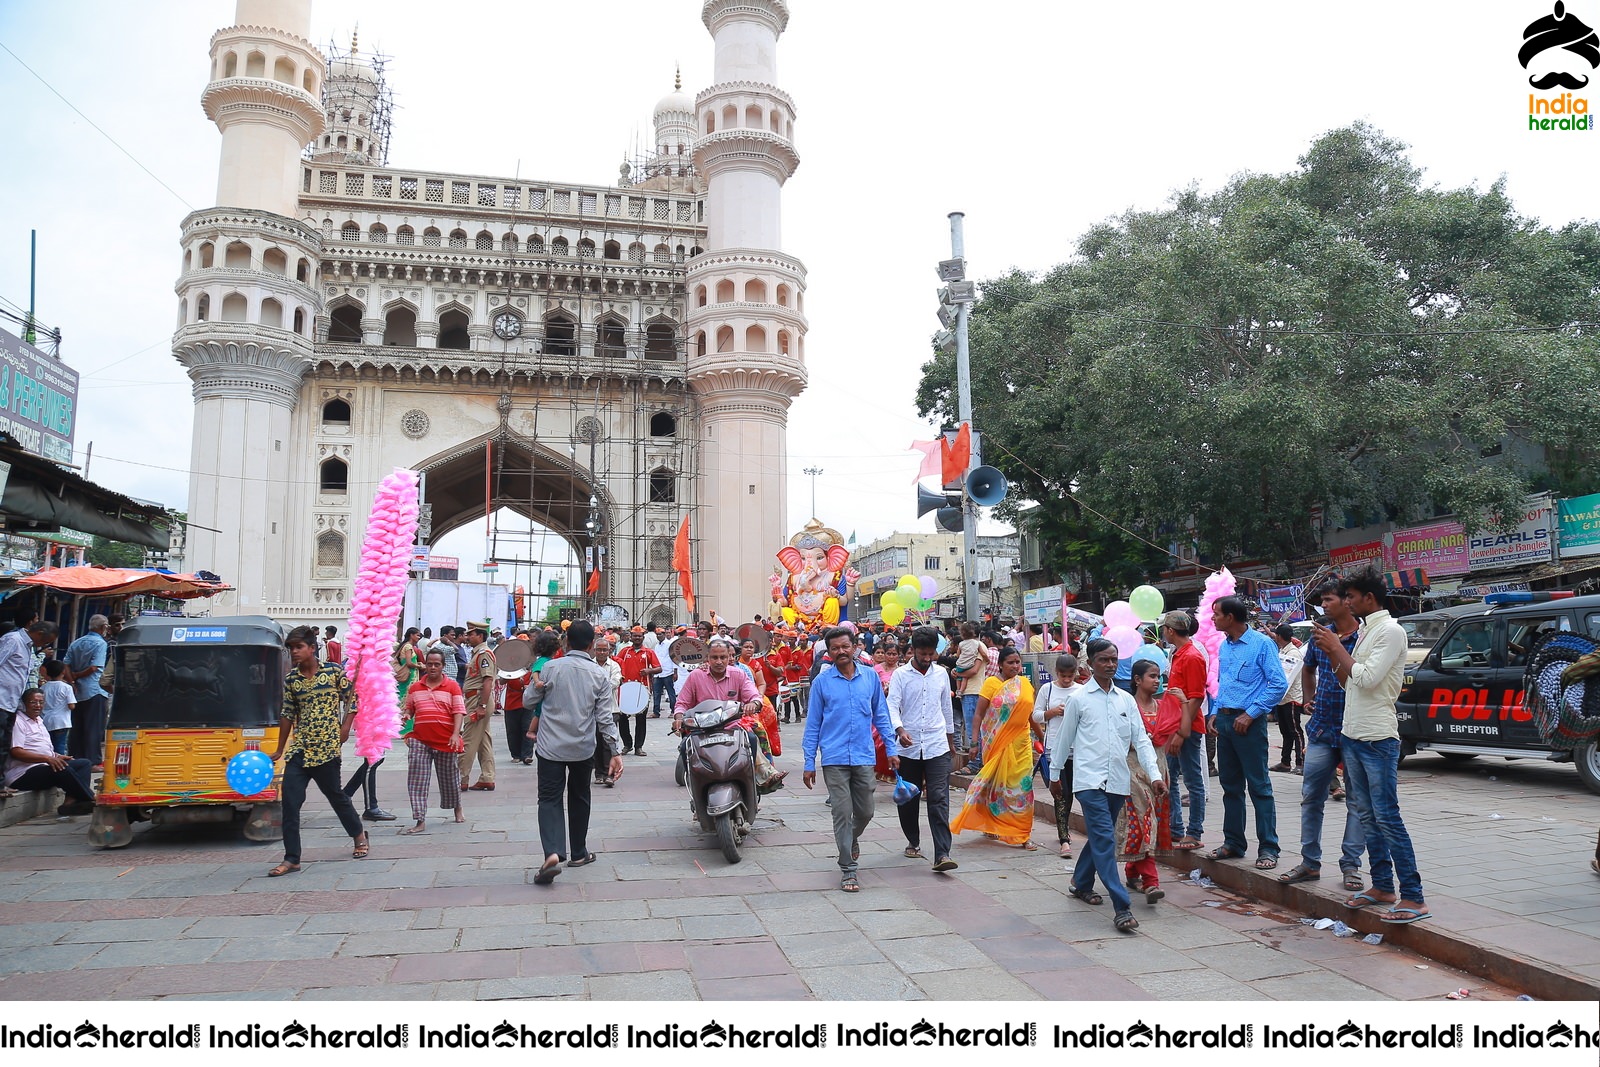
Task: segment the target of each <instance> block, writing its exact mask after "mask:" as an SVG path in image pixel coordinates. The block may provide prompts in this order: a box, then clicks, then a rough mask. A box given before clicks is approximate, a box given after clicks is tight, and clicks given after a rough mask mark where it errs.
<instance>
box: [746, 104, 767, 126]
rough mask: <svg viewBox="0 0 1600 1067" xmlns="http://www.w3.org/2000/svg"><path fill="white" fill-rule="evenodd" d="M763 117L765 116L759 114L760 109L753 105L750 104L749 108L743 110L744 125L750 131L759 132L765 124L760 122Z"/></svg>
mask: <svg viewBox="0 0 1600 1067" xmlns="http://www.w3.org/2000/svg"><path fill="white" fill-rule="evenodd" d="M764 117H765V116H763V115H762V114H761V109H760V108H759V107H757V106H756V105H754V104H751V105H750V106H749V107H747V108H745V109H744V124H745V125H746V126H748V127H750V128H751V129H752V130H759V129H760V128H761V127H762V126H763V125H765V123H763V122H762V119H763V118H764Z"/></svg>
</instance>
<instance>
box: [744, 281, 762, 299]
mask: <svg viewBox="0 0 1600 1067" xmlns="http://www.w3.org/2000/svg"><path fill="white" fill-rule="evenodd" d="M744 298H745V299H746V300H747V301H749V302H750V303H752V304H765V303H766V302H767V283H766V282H764V281H762V280H761V279H760V278H751V279H750V280H749V281H747V282H745V283H744Z"/></svg>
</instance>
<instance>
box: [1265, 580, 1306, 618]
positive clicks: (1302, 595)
mask: <svg viewBox="0 0 1600 1067" xmlns="http://www.w3.org/2000/svg"><path fill="white" fill-rule="evenodd" d="M1305 606H1306V587H1305V586H1304V585H1280V586H1275V587H1273V588H1271V589H1263V590H1261V610H1262V611H1264V612H1267V613H1268V614H1269V615H1271V616H1272V617H1273V618H1274V619H1276V620H1278V621H1279V622H1299V621H1300V620H1301V619H1304V618H1305V617H1306V612H1305Z"/></svg>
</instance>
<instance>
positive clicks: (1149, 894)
mask: <svg viewBox="0 0 1600 1067" xmlns="http://www.w3.org/2000/svg"><path fill="white" fill-rule="evenodd" d="M1166 895H1167V891H1166V890H1165V889H1162V888H1161V887H1160V886H1158V885H1147V886H1145V887H1144V902H1145V903H1146V904H1154V903H1155V902H1156V901H1158V900H1161V899H1162V898H1163V897H1165V896H1166Z"/></svg>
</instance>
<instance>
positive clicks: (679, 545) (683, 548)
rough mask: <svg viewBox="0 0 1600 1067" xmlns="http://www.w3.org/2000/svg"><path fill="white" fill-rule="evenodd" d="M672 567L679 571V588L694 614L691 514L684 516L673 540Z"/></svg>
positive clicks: (690, 612)
mask: <svg viewBox="0 0 1600 1067" xmlns="http://www.w3.org/2000/svg"><path fill="white" fill-rule="evenodd" d="M672 569H673V570H675V571H677V572H678V588H679V589H681V590H683V599H684V602H685V603H686V604H688V606H689V614H691V615H692V614H694V578H693V577H692V576H691V575H690V574H689V516H687V515H685V516H684V517H683V522H682V524H681V525H679V527H678V536H677V537H676V538H674V539H673V542H672Z"/></svg>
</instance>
